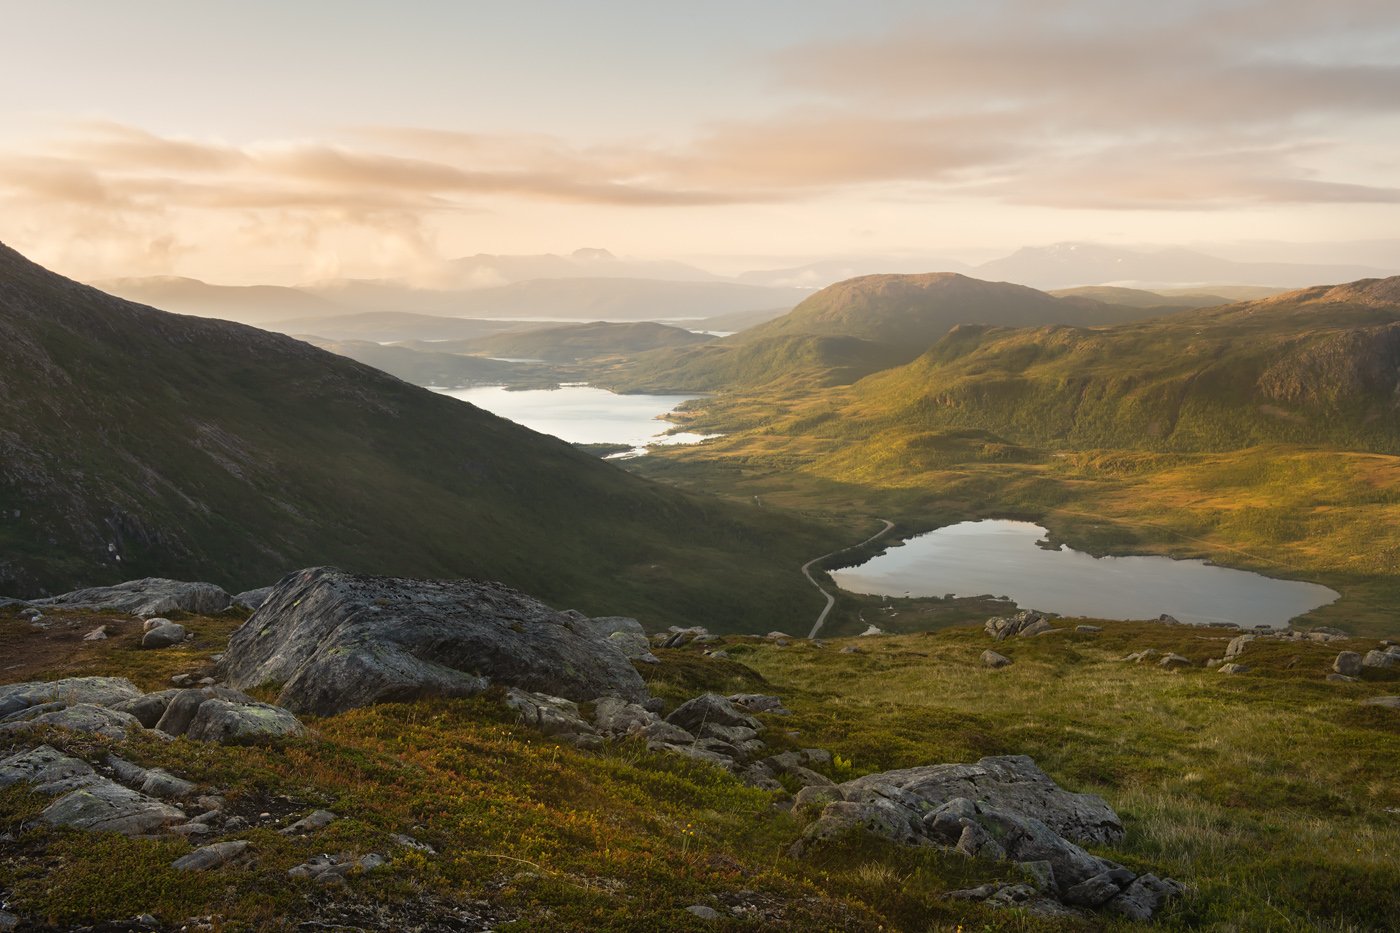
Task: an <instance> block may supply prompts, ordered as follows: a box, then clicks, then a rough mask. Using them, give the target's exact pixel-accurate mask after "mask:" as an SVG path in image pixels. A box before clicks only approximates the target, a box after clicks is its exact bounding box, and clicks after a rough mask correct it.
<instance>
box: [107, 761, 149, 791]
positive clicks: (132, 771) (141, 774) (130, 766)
mask: <svg viewBox="0 0 1400 933" xmlns="http://www.w3.org/2000/svg"><path fill="white" fill-rule="evenodd" d="M104 764H106V765H107V767H108V768H111V769H112V773H113V774H114V775H116V777H117V780H118V781H120V782H121V783H123V784H125V785H127V786H128V787H136V788H139V787H140V786H141V785H142V784H144V783H146V769H145V768H143V767H141V766H140V765H138V764H136V763H135V762H133V761H127V760H126V759H125V758H121V757H118V756H116V755H112V754H108V755H107V758H106V760H105V761H104Z"/></svg>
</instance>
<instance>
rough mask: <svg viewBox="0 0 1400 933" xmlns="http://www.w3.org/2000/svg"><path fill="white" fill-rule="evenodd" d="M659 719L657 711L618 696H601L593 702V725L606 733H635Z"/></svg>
mask: <svg viewBox="0 0 1400 933" xmlns="http://www.w3.org/2000/svg"><path fill="white" fill-rule="evenodd" d="M657 720H658V717H657V715H656V714H655V713H652V712H649V711H647V710H645V709H643V708H642V707H640V706H638V705H637V704H636V703H628V702H627V701H626V700H622V699H619V698H618V697H599V698H598V700H597V702H596V703H594V704H593V725H594V726H595V727H596V728H597V730H598V731H599V732H602V733H604V734H605V735H635V734H638V733H641V732H643V731H644V730H645V729H646V728H647V726H650V725H651V724H652V723H654V722H656V721H657Z"/></svg>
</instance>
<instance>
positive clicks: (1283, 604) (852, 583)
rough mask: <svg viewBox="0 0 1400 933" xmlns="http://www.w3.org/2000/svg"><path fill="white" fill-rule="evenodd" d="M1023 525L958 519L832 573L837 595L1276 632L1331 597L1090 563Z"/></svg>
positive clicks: (1249, 578)
mask: <svg viewBox="0 0 1400 933" xmlns="http://www.w3.org/2000/svg"><path fill="white" fill-rule="evenodd" d="M1045 537H1046V530H1045V529H1044V528H1042V527H1040V526H1039V525H1036V524H1033V523H1031V522H1013V521H980V522H961V523H959V524H956V525H950V526H948V527H946V528H939V529H938V530H937V531H932V532H929V533H928V534H924V535H919V536H918V537H916V538H911V539H909V540H908V541H906V542H905V543H904V544H903V545H901V546H898V547H892V548H890V549H889V550H888V551H886V552H885V553H883V554H880V555H878V556H877V557H875V558H873V559H871V560H869V561H867V562H866V563H864V564H862V565H860V566H858V567H850V568H846V569H843V570H836V571H833V572H832V574H831V578H832V579H833V580H834V581H836V583H837V585H838V586H840V587H841V588H842V589H844V590H848V591H850V592H852V593H864V594H869V595H877V596H906V595H908V596H945V595H947V594H950V593H951V594H954V595H957V596H983V595H992V596H1009V597H1010V598H1011V599H1013V600H1014V601H1015V602H1016V604H1017V605H1018V606H1020V607H1021V608H1023V609H1038V610H1041V611H1044V612H1054V613H1058V614H1060V615H1065V616H1085V617H1089V618H1097V619H1151V618H1156V617H1157V616H1159V615H1161V614H1162V613H1166V614H1167V615H1170V616H1174V617H1175V618H1177V619H1179V620H1181V621H1182V622H1193V623H1198V624H1206V623H1211V622H1234V623H1237V624H1239V625H1241V626H1244V627H1245V628H1252V627H1254V626H1256V625H1270V626H1275V627H1281V626H1283V625H1285V624H1287V622H1288V620H1289V619H1292V618H1294V617H1295V616H1298V615H1301V614H1303V613H1305V612H1309V611H1311V610H1313V609H1316V608H1317V607H1319V606H1325V605H1327V604H1328V603H1330V602H1332V601H1334V600H1335V599H1337V593H1335V592H1333V591H1332V590H1330V589H1328V588H1327V587H1325V586H1319V585H1318V584H1315V583H1302V582H1299V581H1296V580H1274V579H1271V578H1269V577H1265V576H1262V575H1260V574H1257V573H1249V572H1247V571H1242V570H1230V569H1228V568H1225V567H1216V566H1213V565H1211V564H1207V563H1206V562H1204V561H1200V560H1173V559H1171V558H1169V557H1145V556H1144V557H1093V556H1092V555H1089V554H1085V553H1083V552H1080V551H1075V550H1072V549H1070V548H1068V547H1066V546H1064V545H1061V547H1060V549H1059V550H1047V549H1045V548H1042V547H1038V546H1037V545H1036V542H1038V541H1041V540H1043V539H1044V538H1045Z"/></svg>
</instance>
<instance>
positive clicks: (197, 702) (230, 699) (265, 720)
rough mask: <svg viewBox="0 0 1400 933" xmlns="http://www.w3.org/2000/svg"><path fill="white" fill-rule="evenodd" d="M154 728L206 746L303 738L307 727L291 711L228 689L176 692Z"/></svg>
mask: <svg viewBox="0 0 1400 933" xmlns="http://www.w3.org/2000/svg"><path fill="white" fill-rule="evenodd" d="M165 692H166V693H170V692H171V691H165ZM173 694H174V695H173V696H171V697H170V699H169V700H168V701H167V703H166V706H165V712H164V713H163V714H162V715H161V717H160V719H159V721H157V722H156V724H155V728H156V729H159V730H160V731H161V732H164V733H166V734H168V735H183V736H186V737H188V738H191V739H195V740H199V741H205V742H222V743H224V744H240V743H246V742H254V741H260V740H264V739H277V738H282V737H284V736H294V735H301V734H303V733H304V732H305V731H306V727H305V726H303V725H302V724H301V721H300V720H298V719H297V718H296V716H294V715H292V714H291V712H289V711H288V710H285V709H283V708H282V707H280V706H273V705H271V704H269V703H261V702H259V701H257V700H255V699H253V698H252V697H250V696H248V695H247V694H246V693H243V692H242V691H239V690H232V689H229V688H228V687H217V686H211V687H191V688H188V689H185V690H176V691H173Z"/></svg>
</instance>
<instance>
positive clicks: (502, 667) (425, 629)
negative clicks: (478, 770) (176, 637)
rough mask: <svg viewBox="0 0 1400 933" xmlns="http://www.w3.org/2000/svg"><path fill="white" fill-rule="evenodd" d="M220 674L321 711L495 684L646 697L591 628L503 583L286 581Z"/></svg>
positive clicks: (321, 576)
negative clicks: (270, 687) (277, 688)
mask: <svg viewBox="0 0 1400 933" xmlns="http://www.w3.org/2000/svg"><path fill="white" fill-rule="evenodd" d="M219 671H220V673H221V674H222V676H223V678H224V679H225V680H226V681H227V682H228V683H229V684H230V685H231V686H234V687H239V688H246V687H254V686H258V685H262V684H279V685H281V693H280V696H279V703H280V704H281V705H283V706H286V707H288V708H290V709H292V710H294V711H296V712H312V713H317V714H322V715H328V714H332V713H337V712H340V711H342V710H346V709H351V708H353V707H357V706H366V705H369V704H372V703H380V702H388V701H396V700H409V699H414V698H417V697H423V696H466V695H471V694H475V693H479V692H481V691H482V690H484V689H485V688H486V687H487V686H489V685H490V684H500V685H503V686H512V687H518V688H520V689H522V690H528V691H534V692H539V693H542V694H547V695H550V696H557V697H562V698H565V699H569V700H574V701H582V700H592V699H595V698H597V697H600V696H618V697H622V698H623V699H627V700H632V701H639V700H644V699H646V697H647V692H646V688H645V685H644V684H643V682H642V679H641V677H640V676H639V675H638V674H637V672H636V670H635V669H634V668H633V667H632V665H631V663H630V662H629V661H628V660H627V658H626V657H624V656H623V654H622V652H621V651H620V650H619V649H618V648H617V647H616V646H615V645H614V644H612V643H611V642H610V641H609V639H608V638H607V637H604V636H600V635H599V634H598V631H597V630H596V629H594V628H593V627H592V626H590V625H588V624H587V620H582V621H581V620H579V619H576V618H573V617H571V616H570V615H568V614H565V613H560V612H556V611H554V610H553V609H550V608H549V607H548V606H545V605H544V604H543V603H540V602H538V601H536V600H534V599H531V598H530V597H528V596H525V595H524V594H522V593H518V592H516V591H515V590H512V589H509V588H508V587H505V586H502V585H499V584H493V583H477V582H473V581H465V580H461V581H428V580H407V579H401V578H395V577H371V576H362V575H358V574H350V573H346V572H344V571H340V570H335V569H332V568H316V569H311V570H303V571H300V572H298V573H294V574H291V575H290V576H288V577H286V578H284V579H283V580H282V581H281V582H279V583H278V584H277V586H276V587H275V588H274V589H273V592H272V593H271V594H270V595H269V596H268V598H267V601H266V602H264V603H263V605H262V606H261V607H260V608H259V609H258V611H257V612H255V613H254V614H253V615H252V616H251V617H250V618H249V619H248V621H247V622H246V623H244V625H243V626H242V627H240V628H239V629H238V630H237V631H236V632H234V634H233V637H232V638H231V639H230V641H229V647H228V650H227V651H226V652H225V654H224V657H223V660H222V661H221V662H220V663H219Z"/></svg>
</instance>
